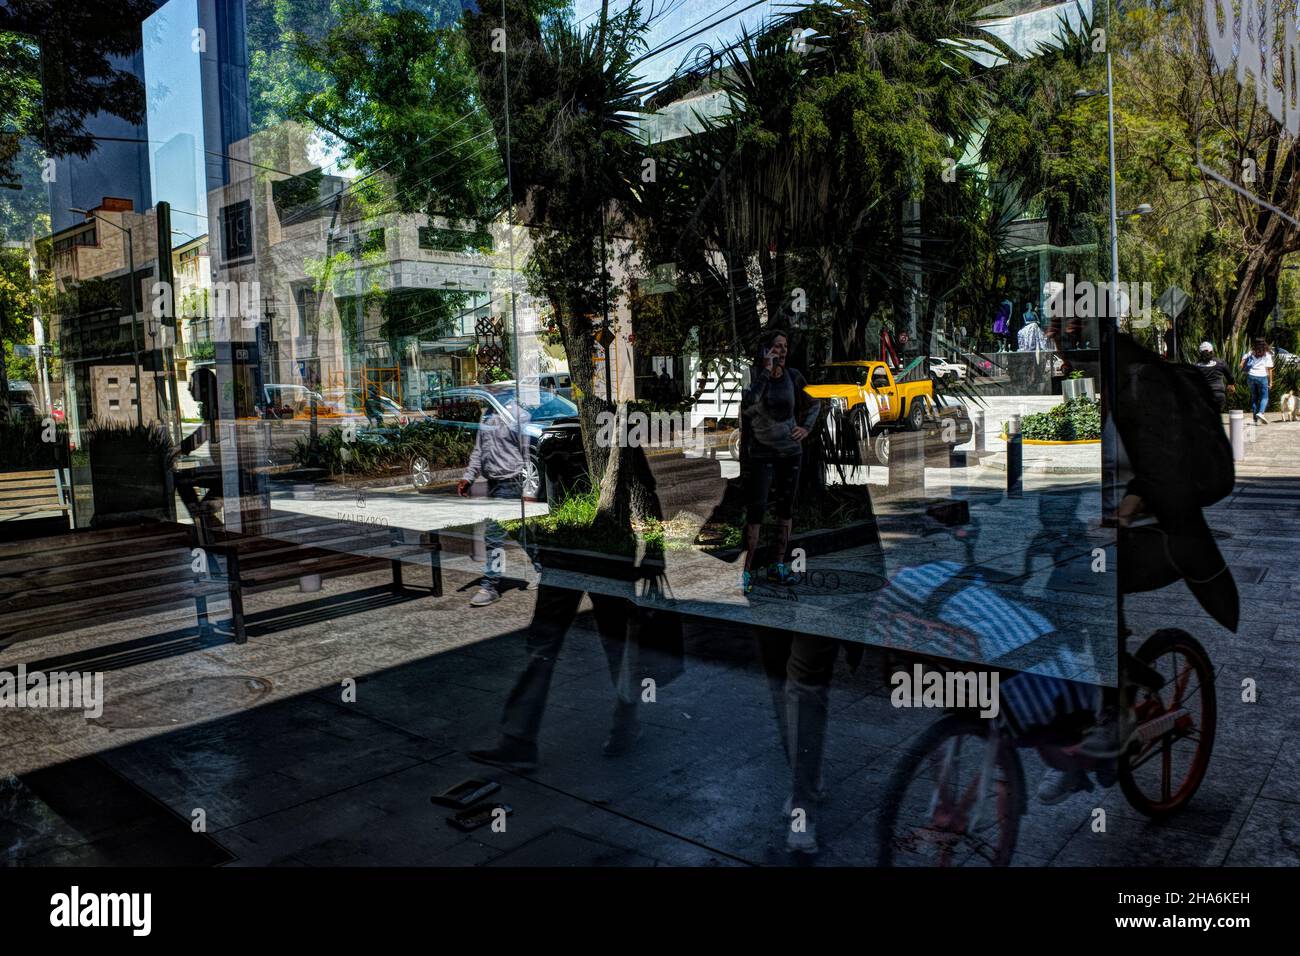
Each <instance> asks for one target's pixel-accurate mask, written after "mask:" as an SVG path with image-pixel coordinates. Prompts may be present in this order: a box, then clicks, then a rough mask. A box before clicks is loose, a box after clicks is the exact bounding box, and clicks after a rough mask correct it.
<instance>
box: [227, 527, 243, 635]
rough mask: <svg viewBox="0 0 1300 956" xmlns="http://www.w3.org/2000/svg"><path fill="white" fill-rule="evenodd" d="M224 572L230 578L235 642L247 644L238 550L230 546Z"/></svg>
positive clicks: (231, 618)
mask: <svg viewBox="0 0 1300 956" xmlns="http://www.w3.org/2000/svg"><path fill="white" fill-rule="evenodd" d="M226 574H227V575H228V576H229V579H230V620H231V624H232V626H233V627H234V629H235V643H236V644H247V643H248V632H247V631H245V630H244V592H243V589H242V588H241V587H240V582H239V552H238V551H237V550H235V548H234V547H233V546H232V547H231V548H230V551H229V552H227V556H226Z"/></svg>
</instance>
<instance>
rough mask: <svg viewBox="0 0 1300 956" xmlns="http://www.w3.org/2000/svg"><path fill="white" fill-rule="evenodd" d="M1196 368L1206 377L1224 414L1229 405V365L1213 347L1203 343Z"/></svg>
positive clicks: (1206, 381) (1207, 383)
mask: <svg viewBox="0 0 1300 956" xmlns="http://www.w3.org/2000/svg"><path fill="white" fill-rule="evenodd" d="M1196 367H1197V368H1198V369H1200V370H1201V374H1202V375H1204V376H1205V384H1206V385H1208V386H1210V391H1211V392H1213V393H1214V398H1215V401H1217V402H1218V403H1219V412H1220V414H1222V412H1223V409H1224V407H1225V406H1226V405H1227V403H1228V366H1227V363H1225V362H1224V361H1223V359H1221V358H1218V357H1217V356H1216V355H1215V354H1214V346H1213V345H1211V344H1210V343H1209V342H1202V343H1201V350H1200V359H1199V360H1198V361H1197V363H1196Z"/></svg>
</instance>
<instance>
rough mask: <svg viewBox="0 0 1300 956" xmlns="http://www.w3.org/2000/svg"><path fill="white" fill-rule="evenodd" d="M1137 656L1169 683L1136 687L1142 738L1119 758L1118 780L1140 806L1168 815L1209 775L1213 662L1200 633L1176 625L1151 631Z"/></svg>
mask: <svg viewBox="0 0 1300 956" xmlns="http://www.w3.org/2000/svg"><path fill="white" fill-rule="evenodd" d="M1136 657H1137V659H1138V660H1140V661H1142V663H1144V664H1147V665H1148V666H1150V667H1151V668H1153V669H1154V670H1155V671H1156V672H1157V673H1159V674H1160V676H1161V677H1162V678H1164V681H1165V685H1164V687H1162V688H1160V689H1159V690H1153V689H1151V688H1149V687H1142V686H1139V687H1138V688H1137V698H1136V700H1135V701H1134V704H1135V706H1136V708H1137V720H1138V742H1137V747H1136V750H1133V749H1131V750H1130V752H1129V753H1127V754H1125V755H1123V756H1122V757H1121V758H1120V761H1119V785H1120V789H1121V790H1122V791H1123V792H1124V796H1125V797H1126V798H1127V799H1128V802H1129V803H1131V804H1132V805H1133V807H1134V808H1135V809H1137V810H1139V811H1140V812H1142V813H1144V814H1146V815H1147V816H1150V817H1163V816H1168V815H1169V814H1171V813H1174V812H1176V811H1177V810H1180V809H1182V808H1183V807H1184V806H1186V805H1187V803H1188V801H1189V800H1191V799H1192V796H1193V794H1195V793H1196V790H1197V788H1198V787H1200V785H1201V781H1202V780H1203V779H1205V771H1206V769H1207V768H1208V767H1209V764H1210V753H1211V752H1212V751H1213V750H1214V727H1215V721H1216V720H1217V717H1218V711H1217V704H1216V701H1215V696H1214V668H1213V667H1212V665H1211V664H1210V658H1209V655H1208V654H1206V653H1205V648H1203V647H1202V646H1201V645H1200V642H1199V641H1197V640H1196V638H1194V637H1192V636H1191V635H1190V634H1188V633H1187V632H1186V631H1179V630H1172V629H1170V630H1163V631H1156V633H1154V634H1152V635H1151V637H1149V638H1148V639H1147V640H1146V641H1145V642H1144V643H1143V645H1142V646H1141V647H1140V648H1138V652H1137V655H1136Z"/></svg>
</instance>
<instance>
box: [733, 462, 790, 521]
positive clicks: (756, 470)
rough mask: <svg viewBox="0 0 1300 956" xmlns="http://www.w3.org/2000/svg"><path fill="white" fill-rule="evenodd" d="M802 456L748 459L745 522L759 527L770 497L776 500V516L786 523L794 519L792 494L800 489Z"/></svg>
mask: <svg viewBox="0 0 1300 956" xmlns="http://www.w3.org/2000/svg"><path fill="white" fill-rule="evenodd" d="M802 460H803V456H802V455H790V456H788V457H786V458H751V459H750V460H749V469H748V471H747V473H746V478H745V490H746V492H747V495H746V505H745V522H746V523H747V524H761V523H762V521H763V513H764V512H766V511H767V502H768V498H769V496H772V497H774V498H775V501H774V502H773V504H774V506H775V508H776V516H777V518H778V519H780V520H781V521H789V520H790V518H792V517H793V516H794V493H795V489H797V488H798V487H799V464H800V462H801V461H802Z"/></svg>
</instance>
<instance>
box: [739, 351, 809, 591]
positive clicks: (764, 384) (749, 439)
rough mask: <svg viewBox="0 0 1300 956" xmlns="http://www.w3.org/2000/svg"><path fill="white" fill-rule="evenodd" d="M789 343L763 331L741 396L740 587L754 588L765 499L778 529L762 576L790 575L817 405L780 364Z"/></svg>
mask: <svg viewBox="0 0 1300 956" xmlns="http://www.w3.org/2000/svg"><path fill="white" fill-rule="evenodd" d="M789 350H790V340H789V337H788V336H787V335H786V334H785V332H783V331H781V330H780V329H769V330H768V331H767V332H766V333H764V335H763V337H762V339H760V340H759V348H758V356H757V359H756V361H755V363H754V367H753V368H752V369H751V370H750V376H749V387H748V388H746V389H745V391H744V394H743V395H742V396H741V404H740V408H741V417H742V419H743V421H744V426H745V434H746V441H745V450H744V451H745V454H744V457H745V459H746V465H747V468H746V470H745V497H746V509H745V569H744V571H743V572H741V582H742V583H741V588H742V590H743V591H744V593H746V594H749V593H750V592H751V591H753V589H754V552H755V550H756V549H757V548H758V533H759V530H760V529H761V527H762V524H763V515H764V513H765V512H766V511H767V505H768V499H769V498H771V499H772V503H773V505H774V506H775V510H776V519H777V521H778V523H779V524H778V527H779V529H780V534H779V538H778V540H779V545H780V546H779V549H778V551H777V561H776V564H775V565H773V566H771V567H769V568H768V571H767V576H768V579H769V580H772V581H774V582H776V583H778V584H790V583H791V582H792V581H793V579H794V575H793V574H792V573H791V572H790V571H789V570H788V569H787V568H786V564H785V559H786V551H787V550H788V549H789V547H790V522H791V518H792V517H793V515H794V496H795V489H797V488H798V487H799V465H800V463H801V462H802V460H803V440H804V439H805V438H807V437H808V434H809V432H811V431H812V428H813V426H814V425H815V424H817V416H818V414H820V412H821V402H819V401H817V400H816V399H815V398H813V397H811V396H810V395H808V394H807V392H805V391H804V387H805V385H806V384H807V383H806V382H805V381H804V377H803V376H802V375H801V374H799V372H798V371H797V370H795V369H792V368H787V367H786V364H785V360H786V355H787V354H788V353H789ZM801 397H802V399H803V400H804V401H806V402H807V403H808V407H807V411H806V412H805V413H804V414H803V415H802V417H801V418H800V420H799V421H796V420H795V409H796V405H797V403H798V402H799V400H800V398H801Z"/></svg>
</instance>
